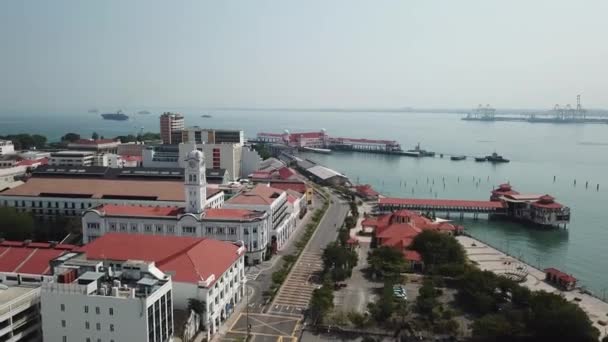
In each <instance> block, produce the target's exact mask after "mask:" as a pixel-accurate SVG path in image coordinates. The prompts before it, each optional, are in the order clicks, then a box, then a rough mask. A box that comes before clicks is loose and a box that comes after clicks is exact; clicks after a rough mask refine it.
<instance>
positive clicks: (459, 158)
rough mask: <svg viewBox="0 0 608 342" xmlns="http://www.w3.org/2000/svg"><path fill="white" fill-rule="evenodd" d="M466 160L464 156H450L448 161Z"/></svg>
mask: <svg viewBox="0 0 608 342" xmlns="http://www.w3.org/2000/svg"><path fill="white" fill-rule="evenodd" d="M465 159H467V157H466V156H451V157H450V160H465Z"/></svg>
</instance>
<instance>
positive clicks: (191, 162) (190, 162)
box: [188, 160, 197, 168]
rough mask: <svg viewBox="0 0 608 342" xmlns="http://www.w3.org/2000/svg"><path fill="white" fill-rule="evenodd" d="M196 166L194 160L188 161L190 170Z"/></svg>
mask: <svg viewBox="0 0 608 342" xmlns="http://www.w3.org/2000/svg"><path fill="white" fill-rule="evenodd" d="M196 164H197V163H196V160H190V161H189V162H188V166H190V167H191V168H195V167H196Z"/></svg>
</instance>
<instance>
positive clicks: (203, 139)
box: [182, 126, 245, 145]
mask: <svg viewBox="0 0 608 342" xmlns="http://www.w3.org/2000/svg"><path fill="white" fill-rule="evenodd" d="M182 142H185V143H186V142H189V143H195V144H240V145H243V144H244V143H245V133H244V132H243V130H239V129H214V128H200V127H198V126H194V127H188V128H185V129H184V130H183V131H182Z"/></svg>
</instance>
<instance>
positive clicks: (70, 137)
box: [61, 133, 80, 142]
mask: <svg viewBox="0 0 608 342" xmlns="http://www.w3.org/2000/svg"><path fill="white" fill-rule="evenodd" d="M79 139H80V134H77V133H66V134H65V135H64V136H62V137H61V141H62V142H74V141H76V140H79Z"/></svg>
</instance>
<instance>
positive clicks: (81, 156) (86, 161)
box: [49, 151, 97, 166]
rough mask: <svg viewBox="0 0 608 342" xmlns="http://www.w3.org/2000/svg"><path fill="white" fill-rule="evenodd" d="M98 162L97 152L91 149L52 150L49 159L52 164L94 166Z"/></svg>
mask: <svg viewBox="0 0 608 342" xmlns="http://www.w3.org/2000/svg"><path fill="white" fill-rule="evenodd" d="M96 162H97V157H96V153H95V152H91V151H59V152H52V153H51V158H50V159H49V165H52V166H92V165H95V163H96Z"/></svg>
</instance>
